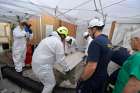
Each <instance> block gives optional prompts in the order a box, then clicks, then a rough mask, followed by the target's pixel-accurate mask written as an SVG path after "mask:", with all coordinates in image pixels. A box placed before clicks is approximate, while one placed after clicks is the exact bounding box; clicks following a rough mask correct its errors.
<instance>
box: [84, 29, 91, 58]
mask: <svg viewBox="0 0 140 93" xmlns="http://www.w3.org/2000/svg"><path fill="white" fill-rule="evenodd" d="M83 37H84V40H85V41H86V49H85V55H86V56H87V51H88V47H89V45H90V43H91V41H92V40H93V39H92V38H91V36H89V32H88V31H86V32H84V33H83Z"/></svg>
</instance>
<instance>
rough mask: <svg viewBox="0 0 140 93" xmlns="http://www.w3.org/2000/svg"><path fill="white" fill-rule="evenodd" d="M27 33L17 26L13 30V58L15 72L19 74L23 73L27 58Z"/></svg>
mask: <svg viewBox="0 0 140 93" xmlns="http://www.w3.org/2000/svg"><path fill="white" fill-rule="evenodd" d="M26 35H27V34H26V31H25V30H24V29H23V30H22V29H21V28H20V26H17V27H16V28H15V29H14V30H13V39H14V42H13V49H12V57H13V61H14V64H15V70H16V71H17V72H21V71H22V67H24V66H25V63H24V61H25V57H26V42H27V40H26Z"/></svg>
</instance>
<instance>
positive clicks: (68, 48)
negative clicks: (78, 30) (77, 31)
mask: <svg viewBox="0 0 140 93" xmlns="http://www.w3.org/2000/svg"><path fill="white" fill-rule="evenodd" d="M65 41H66V43H65V53H66V54H70V53H74V52H76V48H77V45H76V40H75V38H73V37H72V36H67V37H66V39H65Z"/></svg>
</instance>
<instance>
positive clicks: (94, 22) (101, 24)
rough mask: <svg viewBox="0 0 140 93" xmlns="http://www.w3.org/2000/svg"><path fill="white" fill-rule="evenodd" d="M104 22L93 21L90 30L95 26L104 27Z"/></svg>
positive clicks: (89, 25) (89, 26) (90, 23)
mask: <svg viewBox="0 0 140 93" xmlns="http://www.w3.org/2000/svg"><path fill="white" fill-rule="evenodd" d="M103 25H104V22H103V21H101V20H99V19H92V20H91V21H90V22H89V24H88V28H91V27H94V26H103Z"/></svg>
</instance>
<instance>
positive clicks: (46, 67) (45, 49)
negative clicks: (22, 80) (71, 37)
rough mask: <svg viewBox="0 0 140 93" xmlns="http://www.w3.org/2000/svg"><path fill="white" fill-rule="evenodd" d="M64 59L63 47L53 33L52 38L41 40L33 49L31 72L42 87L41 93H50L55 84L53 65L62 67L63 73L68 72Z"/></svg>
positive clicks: (57, 36) (58, 37)
mask: <svg viewBox="0 0 140 93" xmlns="http://www.w3.org/2000/svg"><path fill="white" fill-rule="evenodd" d="M64 59H65V56H64V46H63V43H62V41H61V38H60V36H59V35H58V34H57V32H55V31H54V32H53V34H52V36H49V37H46V38H45V39H43V40H42V41H41V42H40V43H39V45H38V47H37V48H36V49H35V51H34V54H33V58H32V70H33V72H34V73H35V75H36V76H37V77H38V78H39V79H40V81H41V82H42V83H43V85H44V88H43V91H42V93H52V90H53V88H54V86H55V84H56V80H55V76H54V73H53V66H54V64H56V63H59V64H61V65H62V66H63V67H64V71H68V67H67V65H66V63H65V61H64Z"/></svg>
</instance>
